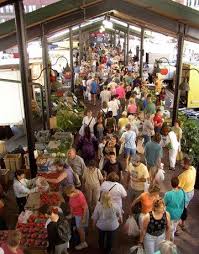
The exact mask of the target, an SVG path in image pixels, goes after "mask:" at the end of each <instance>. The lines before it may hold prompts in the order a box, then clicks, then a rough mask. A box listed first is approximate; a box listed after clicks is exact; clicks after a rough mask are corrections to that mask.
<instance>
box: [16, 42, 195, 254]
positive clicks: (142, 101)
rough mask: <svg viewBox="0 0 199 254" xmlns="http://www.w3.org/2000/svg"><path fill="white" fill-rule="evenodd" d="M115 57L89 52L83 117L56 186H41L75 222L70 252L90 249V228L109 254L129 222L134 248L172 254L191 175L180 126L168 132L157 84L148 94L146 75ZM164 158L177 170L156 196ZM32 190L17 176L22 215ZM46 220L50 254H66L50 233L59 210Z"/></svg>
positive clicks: (189, 192)
mask: <svg viewBox="0 0 199 254" xmlns="http://www.w3.org/2000/svg"><path fill="white" fill-rule="evenodd" d="M120 54H121V52H120V51H119V49H116V48H104V49H102V48H101V47H93V48H90V49H89V57H90V62H91V64H90V70H89V73H87V75H86V76H85V77H84V78H83V79H82V81H81V82H80V87H81V89H82V92H83V96H84V100H85V103H86V105H87V107H88V109H87V110H86V112H85V117H84V118H83V122H82V127H81V129H80V130H79V133H78V135H77V138H76V139H75V140H76V142H75V144H74V145H73V148H71V149H70V150H69V151H68V153H67V160H66V161H62V162H59V163H57V164H56V167H57V169H58V170H59V171H60V172H61V174H60V176H59V178H58V179H55V180H52V179H47V181H48V182H54V183H55V182H56V183H57V184H59V186H60V191H61V192H62V194H63V196H64V197H65V200H66V203H67V205H68V207H69V210H70V212H69V213H70V215H71V216H72V218H73V220H72V221H73V225H72V227H71V228H72V230H73V228H74V227H75V228H76V230H77V233H78V241H76V243H77V244H76V246H75V249H76V250H82V249H85V248H88V247H89V246H88V242H87V236H88V234H89V231H90V230H88V228H90V227H91V225H92V226H93V228H94V229H95V228H96V229H97V231H98V245H99V249H100V250H101V253H106V254H110V253H114V251H113V248H114V238H115V235H116V234H117V231H118V229H119V228H122V227H123V225H125V224H126V219H127V218H128V216H130V217H133V218H134V219H135V222H136V224H137V226H138V228H139V235H138V236H137V238H136V239H137V241H138V242H137V244H138V245H139V246H141V247H143V249H144V250H145V253H146V254H155V253H156V254H157V253H160V254H167V253H168V254H170V253H171V254H174V253H175V254H176V253H178V250H177V247H176V245H175V237H176V236H177V235H178V234H179V232H178V228H179V227H181V228H182V229H183V230H185V229H186V223H185V222H186V217H187V210H186V208H187V207H188V205H189V203H190V201H191V200H192V198H193V196H194V184H195V179H196V169H195V168H194V167H193V166H192V162H191V159H190V158H189V157H188V156H185V157H184V158H183V160H182V158H181V156H180V154H181V145H180V144H181V139H182V129H181V127H180V122H179V121H176V123H175V125H174V126H173V127H169V124H166V121H165V116H164V110H165V108H164V106H165V99H166V90H165V88H164V87H163V86H162V87H160V82H158V87H155V92H154V91H153V90H150V89H149V88H148V85H147V84H148V82H151V81H150V79H151V77H150V75H146V73H144V74H145V75H143V77H144V78H141V77H140V76H139V74H138V67H137V63H136V62H133V61H131V62H129V63H128V65H127V66H124V65H123V62H122V60H121V58H120V57H119V56H120ZM83 64H84V63H83ZM82 68H83V67H82ZM76 70H78V71H80V70H81V67H80V68H79V69H76ZM78 71H77V72H76V81H77V80H78V78H79V75H78V74H79V73H78ZM154 83H155V84H156V80H154ZM156 90H157V91H158V92H157V91H156ZM167 151H168V152H167ZM167 153H168V156H169V167H168V169H169V170H172V171H175V168H176V163H177V160H178V159H181V162H182V161H183V163H182V165H183V166H182V173H181V174H180V175H179V176H174V177H172V178H171V189H170V190H168V191H167V192H166V193H165V194H164V195H162V194H161V192H160V190H161V187H162V183H163V181H164V174H166V172H167V169H166V166H164V164H163V163H164V162H165V161H166V160H165V157H166V158H167ZM180 165H181V164H178V167H180ZM165 171H166V172H165ZM30 183H31V182H30V181H27V180H26V179H25V175H24V172H22V171H17V172H16V178H15V180H14V191H15V195H16V197H17V204H18V206H19V210H20V211H23V209H24V203H25V200H26V197H27V195H28V194H29V193H31V192H35V191H36V190H35V189H31V188H29V187H28V185H30ZM62 212H63V211H62ZM46 214H48V215H49V218H50V223H49V224H48V225H47V230H48V238H49V243H50V244H49V248H48V250H49V253H55V254H61V253H62V252H63V251H64V253H67V248H68V247H69V238H68V241H67V240H66V241H65V242H64V241H63V240H62V239H60V236H59V232H58V228H59V227H58V226H56V225H58V224H59V223H60V216H61V215H60V208H59V209H58V208H55V207H48V211H46ZM69 221H70V220H69ZM90 222H92V224H91V223H90ZM126 226H128V225H126ZM72 235H73V232H72ZM71 239H73V240H74V238H73V237H72V238H71ZM112 251H113V252H112Z"/></svg>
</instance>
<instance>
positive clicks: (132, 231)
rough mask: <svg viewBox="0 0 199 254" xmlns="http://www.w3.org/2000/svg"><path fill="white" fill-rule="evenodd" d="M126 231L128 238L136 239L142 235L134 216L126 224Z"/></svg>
mask: <svg viewBox="0 0 199 254" xmlns="http://www.w3.org/2000/svg"><path fill="white" fill-rule="evenodd" d="M124 231H125V233H126V234H127V235H128V236H133V237H136V236H138V235H139V234H140V230H139V228H138V225H137V223H136V221H135V219H134V217H133V216H130V217H129V218H128V219H127V221H126V223H125V224H124Z"/></svg>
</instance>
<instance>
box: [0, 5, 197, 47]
mask: <svg viewBox="0 0 199 254" xmlns="http://www.w3.org/2000/svg"><path fill="white" fill-rule="evenodd" d="M105 13H109V15H110V16H113V17H116V18H119V19H120V20H123V21H125V22H127V23H129V24H132V25H137V26H141V27H144V28H146V29H149V30H152V31H155V32H159V33H163V34H165V35H170V36H173V37H176V36H177V34H178V33H179V32H183V33H184V34H185V39H186V40H190V41H193V42H196V43H198V42H199V15H198V11H196V10H193V9H191V8H189V7H186V6H183V5H181V4H178V3H176V2H173V1H170V0H142V1H139V0H97V1H96V0H84V1H83V0H75V1H74V0H62V1H59V2H56V3H54V4H52V5H49V6H46V7H44V8H42V9H39V10H36V11H34V12H32V13H28V14H26V15H25V18H26V25H27V40H28V41H31V40H34V39H37V38H40V37H41V36H42V26H43V28H44V33H45V34H46V35H49V34H52V33H54V32H57V31H60V30H62V29H64V28H67V27H71V26H75V25H78V24H81V23H83V22H85V21H87V20H88V19H91V18H94V17H98V16H101V15H104V14H105ZM15 45H17V40H16V30H15V22H14V20H10V21H7V22H5V23H3V24H0V51H2V50H5V49H7V48H10V47H13V46H15Z"/></svg>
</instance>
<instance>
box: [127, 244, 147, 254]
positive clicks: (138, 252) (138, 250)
mask: <svg viewBox="0 0 199 254" xmlns="http://www.w3.org/2000/svg"><path fill="white" fill-rule="evenodd" d="M130 254H145V251H144V249H143V247H142V246H141V245H135V246H133V247H131V248H130Z"/></svg>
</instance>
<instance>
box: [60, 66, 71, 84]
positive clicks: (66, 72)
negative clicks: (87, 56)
mask: <svg viewBox="0 0 199 254" xmlns="http://www.w3.org/2000/svg"><path fill="white" fill-rule="evenodd" d="M62 73H63V76H64V78H65V79H67V80H70V79H71V78H72V71H71V68H70V66H69V65H68V63H67V65H66V67H65V68H63V71H62Z"/></svg>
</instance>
